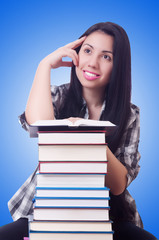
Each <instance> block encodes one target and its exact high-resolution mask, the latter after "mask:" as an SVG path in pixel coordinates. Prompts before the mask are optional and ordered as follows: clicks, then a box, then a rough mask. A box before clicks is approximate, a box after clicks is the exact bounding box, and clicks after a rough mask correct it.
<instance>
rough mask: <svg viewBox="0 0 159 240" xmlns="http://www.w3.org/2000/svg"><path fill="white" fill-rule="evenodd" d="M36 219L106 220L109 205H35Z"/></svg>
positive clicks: (107, 218)
mask: <svg viewBox="0 0 159 240" xmlns="http://www.w3.org/2000/svg"><path fill="white" fill-rule="evenodd" d="M33 215H34V220H46V221H49V220H55V221H58V220H59V221H61V220H62V221H70V220H73V221H104V220H109V207H101V208H96V207H94V208H93V207H89V208H86V207H77V208H76V207H55V208H53V207H49V206H48V207H40V206H39V207H34V213H33Z"/></svg>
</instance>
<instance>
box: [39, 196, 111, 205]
mask: <svg viewBox="0 0 159 240" xmlns="http://www.w3.org/2000/svg"><path fill="white" fill-rule="evenodd" d="M35 206H36V207H38V206H43V207H48V206H53V207H95V206H96V207H109V198H82V197H81V198H73V197H72V198H66V197H64V198H59V197H54V198H53V197H37V196H36V197H35Z"/></svg>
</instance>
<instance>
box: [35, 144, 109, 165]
mask: <svg viewBox="0 0 159 240" xmlns="http://www.w3.org/2000/svg"><path fill="white" fill-rule="evenodd" d="M106 160H107V154H106V144H84V145H82V144H71V145H67V144H65V145H61V144H60V145H56V144H51V145H45V144H40V145H39V161H106Z"/></svg>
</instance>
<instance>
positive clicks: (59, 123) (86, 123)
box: [31, 118, 116, 127]
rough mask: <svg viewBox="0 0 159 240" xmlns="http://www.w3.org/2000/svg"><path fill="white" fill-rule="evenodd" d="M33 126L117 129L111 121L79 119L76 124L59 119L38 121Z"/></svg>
mask: <svg viewBox="0 0 159 240" xmlns="http://www.w3.org/2000/svg"><path fill="white" fill-rule="evenodd" d="M31 126H71V127H77V126H95V127H96V126H102V127H115V126H116V125H115V124H113V123H111V122H110V121H99V120H91V119H83V118H81V119H78V120H76V121H75V122H74V123H73V122H72V121H70V120H69V119H58V120H38V121H36V122H34V123H33V124H31Z"/></svg>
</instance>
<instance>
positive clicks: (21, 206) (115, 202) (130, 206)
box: [8, 84, 143, 227]
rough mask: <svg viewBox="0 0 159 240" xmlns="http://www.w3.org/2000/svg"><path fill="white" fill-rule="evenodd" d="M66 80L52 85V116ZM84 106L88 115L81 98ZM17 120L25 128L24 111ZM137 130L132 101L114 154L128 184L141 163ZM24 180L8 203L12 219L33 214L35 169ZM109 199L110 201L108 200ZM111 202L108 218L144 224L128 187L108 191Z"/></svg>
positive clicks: (84, 107)
mask: <svg viewBox="0 0 159 240" xmlns="http://www.w3.org/2000/svg"><path fill="white" fill-rule="evenodd" d="M68 87H69V84H63V85H61V86H59V87H57V86H51V94H52V102H53V107H54V112H55V117H56V116H57V113H58V110H59V107H60V105H61V103H62V101H63V97H64V96H66V93H67V91H68ZM104 108H105V103H103V106H102V110H101V115H102V112H103V110H104ZM83 109H84V110H85V116H84V118H86V119H88V118H89V114H88V108H87V106H86V102H85V101H84V102H83V108H82V109H81V110H83ZM19 120H20V123H21V125H22V127H23V128H24V129H25V130H28V124H27V122H26V119H25V113H23V114H22V115H20V116H19ZM139 134H140V122H139V109H138V107H137V106H135V105H133V104H131V116H130V119H129V121H128V124H127V126H126V128H125V133H124V135H123V137H122V139H121V142H120V147H119V148H118V149H117V151H116V152H115V156H116V158H118V160H119V161H120V162H121V163H122V164H123V165H124V166H125V167H126V168H127V170H128V174H127V179H128V181H127V186H128V185H129V184H130V183H131V182H132V181H133V180H134V179H135V178H136V176H137V174H138V172H139V169H140V166H139V164H138V163H139V159H140V154H139V152H138V143H139ZM37 171H38V167H37V169H36V170H35V171H34V173H33V174H32V175H31V176H30V177H29V178H28V179H27V180H26V182H25V183H24V184H23V185H22V186H21V187H20V189H19V190H18V191H17V192H16V193H15V195H14V196H13V197H12V198H11V199H10V201H9V202H8V207H9V210H10V213H11V215H12V218H13V220H17V219H19V218H21V217H27V218H29V219H30V220H31V219H32V217H33V202H32V199H33V198H34V195H35V187H36V172H37ZM111 200H112V203H111ZM111 200H110V206H111V209H112V210H111V212H110V218H112V220H113V221H115V220H117V219H119V220H120V218H121V220H122V219H124V220H127V221H132V222H134V223H135V224H136V225H137V226H139V227H143V224H142V220H141V218H140V215H139V213H138V211H137V208H136V204H135V201H134V199H133V198H132V196H131V195H130V194H129V192H128V191H127V189H126V190H125V191H124V192H123V193H122V194H121V195H119V196H113V195H112V194H111Z"/></svg>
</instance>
